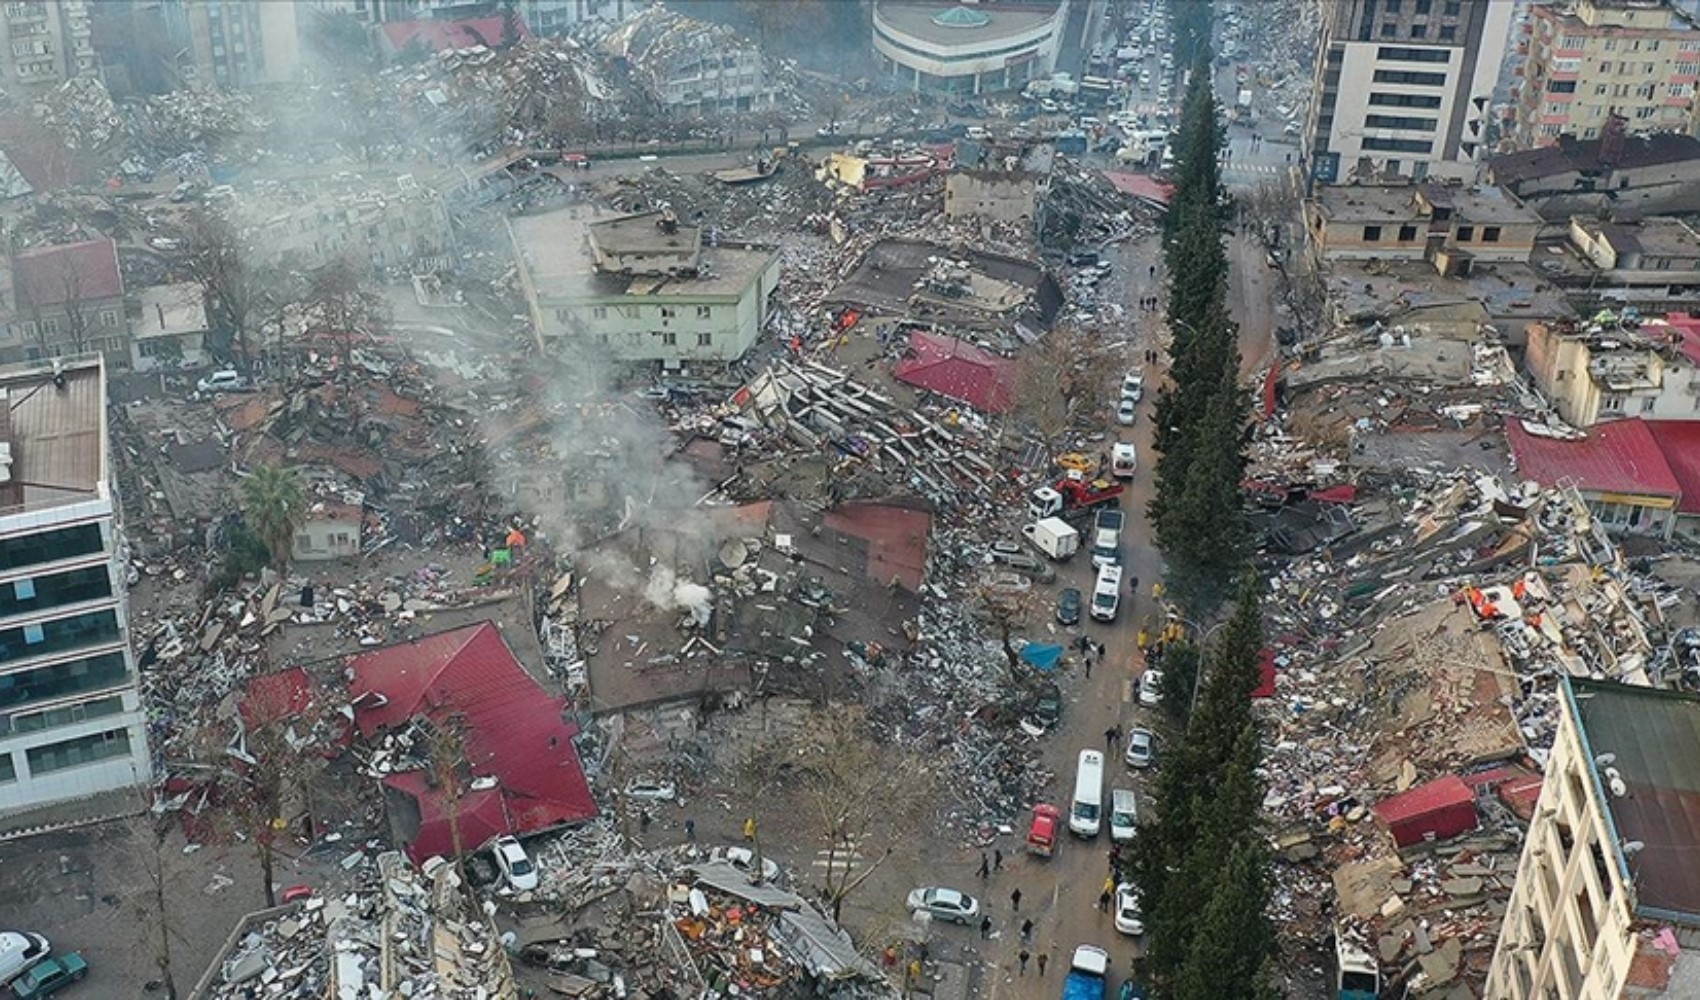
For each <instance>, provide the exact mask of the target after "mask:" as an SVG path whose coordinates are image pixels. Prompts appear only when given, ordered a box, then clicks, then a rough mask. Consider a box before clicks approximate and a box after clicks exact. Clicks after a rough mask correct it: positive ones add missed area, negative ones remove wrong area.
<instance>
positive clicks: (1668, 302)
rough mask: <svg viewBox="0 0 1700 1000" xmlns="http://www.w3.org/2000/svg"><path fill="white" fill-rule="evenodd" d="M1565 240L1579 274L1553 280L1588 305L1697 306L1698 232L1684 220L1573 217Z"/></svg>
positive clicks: (1668, 308)
mask: <svg viewBox="0 0 1700 1000" xmlns="http://www.w3.org/2000/svg"><path fill="white" fill-rule="evenodd" d="M1569 239H1570V246H1571V247H1572V248H1573V249H1574V251H1575V254H1576V257H1577V259H1578V260H1580V261H1581V263H1582V265H1583V266H1582V268H1580V269H1579V270H1580V271H1581V272H1582V273H1580V274H1578V275H1576V280H1574V281H1569V280H1566V279H1565V278H1564V277H1561V276H1560V275H1558V274H1556V273H1555V274H1553V275H1552V277H1553V278H1554V280H1556V281H1558V282H1559V284H1560V285H1561V286H1564V287H1567V288H1570V289H1572V294H1573V295H1574V296H1575V297H1576V298H1578V299H1583V298H1586V299H1587V300H1588V301H1587V302H1586V304H1587V305H1588V306H1589V307H1593V306H1596V305H1630V306H1637V307H1639V308H1640V309H1641V310H1642V311H1643V312H1651V313H1664V312H1672V311H1693V310H1694V309H1697V308H1700V232H1696V231H1695V229H1694V227H1693V226H1691V225H1689V224H1688V223H1686V222H1684V221H1683V220H1681V219H1675V218H1665V217H1654V218H1649V219H1642V220H1641V221H1639V222H1600V221H1599V220H1597V219H1592V218H1584V217H1581V216H1577V217H1575V218H1572V219H1571V220H1570V231H1569Z"/></svg>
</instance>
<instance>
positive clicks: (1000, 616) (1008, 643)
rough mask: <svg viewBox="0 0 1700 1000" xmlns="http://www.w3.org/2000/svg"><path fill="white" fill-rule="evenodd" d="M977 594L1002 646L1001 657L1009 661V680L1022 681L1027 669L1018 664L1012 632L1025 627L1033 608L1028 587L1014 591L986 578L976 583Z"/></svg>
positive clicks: (1018, 652)
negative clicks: (980, 582)
mask: <svg viewBox="0 0 1700 1000" xmlns="http://www.w3.org/2000/svg"><path fill="white" fill-rule="evenodd" d="M979 597H980V605H981V607H982V608H984V609H985V614H986V618H987V619H988V620H989V621H990V622H991V625H992V630H993V631H994V632H995V633H996V634H997V637H998V641H999V643H1000V644H1001V645H1002V647H1003V655H1004V659H1006V660H1008V661H1009V679H1010V681H1011V682H1012V683H1014V684H1020V683H1022V682H1023V681H1024V680H1026V677H1027V673H1028V672H1027V671H1026V670H1025V669H1024V668H1023V667H1022V665H1021V653H1020V651H1019V650H1017V649H1016V648H1015V633H1016V632H1017V631H1018V630H1020V629H1023V628H1026V627H1027V622H1028V616H1029V614H1030V613H1031V611H1032V609H1033V600H1034V598H1033V592H1032V590H1031V589H1030V588H1029V589H1027V590H1014V589H1011V588H1009V587H1004V586H1001V585H999V584H997V583H995V582H993V581H986V582H984V583H982V584H981V585H980V588H979Z"/></svg>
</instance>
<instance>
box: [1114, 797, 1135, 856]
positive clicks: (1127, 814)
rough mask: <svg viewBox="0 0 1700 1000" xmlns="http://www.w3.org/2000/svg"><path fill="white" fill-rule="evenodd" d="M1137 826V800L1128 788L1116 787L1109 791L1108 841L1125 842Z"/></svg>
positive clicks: (1130, 838)
mask: <svg viewBox="0 0 1700 1000" xmlns="http://www.w3.org/2000/svg"><path fill="white" fill-rule="evenodd" d="M1138 826H1139V800H1138V799H1136V798H1135V797H1134V794H1133V792H1132V791H1131V790H1130V789H1126V788H1118V789H1116V790H1115V791H1113V792H1111V793H1110V842H1111V843H1116V844H1125V843H1127V842H1128V841H1130V840H1132V839H1133V831H1134V829H1135V828H1136V827H1138Z"/></svg>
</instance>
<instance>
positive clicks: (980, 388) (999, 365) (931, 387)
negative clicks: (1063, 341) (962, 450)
mask: <svg viewBox="0 0 1700 1000" xmlns="http://www.w3.org/2000/svg"><path fill="white" fill-rule="evenodd" d="M1017 370H1018V369H1017V367H1016V363H1015V362H1014V361H1011V360H1009V359H1008V358H1000V357H998V356H997V355H996V354H992V353H990V352H988V351H982V350H981V349H979V348H978V347H975V346H974V345H973V344H970V343H968V342H967V341H964V340H957V339H955V338H953V337H941V336H938V335H937V334H931V333H921V332H919V331H916V332H914V333H911V334H910V335H909V354H908V356H906V357H904V359H903V360H902V361H899V362H898V363H897V371H896V373H895V374H896V376H897V380H898V381H899V382H907V383H909V384H910V385H912V386H915V387H917V388H921V389H926V390H927V391H929V392H936V393H938V394H939V395H941V396H949V397H950V398H951V399H956V400H960V401H962V402H964V403H967V404H968V405H969V406H972V407H974V408H975V409H976V410H981V411H983V412H985V413H1002V412H1004V411H1005V410H1008V409H1009V408H1010V407H1011V406H1013V405H1015V382H1016V373H1017Z"/></svg>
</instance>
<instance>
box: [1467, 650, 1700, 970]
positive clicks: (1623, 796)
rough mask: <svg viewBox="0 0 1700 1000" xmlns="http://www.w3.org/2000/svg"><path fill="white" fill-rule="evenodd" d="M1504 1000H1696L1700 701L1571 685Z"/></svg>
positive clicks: (1515, 908)
mask: <svg viewBox="0 0 1700 1000" xmlns="http://www.w3.org/2000/svg"><path fill="white" fill-rule="evenodd" d="M1558 696H1559V698H1558V703H1559V722H1558V734H1557V737H1556V739H1555V740H1554V743H1553V748H1552V756H1551V757H1550V758H1548V760H1547V766H1546V778H1545V780H1544V781H1543V782H1542V784H1541V797H1540V800H1539V802H1538V803H1537V804H1536V806H1535V816H1534V819H1533V820H1532V821H1531V823H1530V825H1529V836H1528V838H1527V839H1526V840H1525V841H1524V842H1523V856H1522V858H1521V859H1520V860H1519V861H1518V863H1517V877H1516V880H1515V881H1514V882H1513V884H1512V891H1511V900H1510V902H1508V903H1507V904H1506V908H1505V922H1504V923H1503V924H1502V925H1501V927H1500V931H1499V943H1498V945H1497V946H1496V947H1495V949H1494V955H1493V964H1492V966H1490V967H1489V971H1488V982H1487V992H1486V995H1487V996H1490V997H1493V998H1495V1000H1618V998H1620V997H1625V998H1626V997H1671V998H1676V997H1694V996H1700V952H1697V951H1696V944H1697V941H1700V938H1697V935H1700V864H1696V863H1695V859H1696V858H1700V812H1697V811H1696V809H1695V801H1696V794H1697V793H1696V787H1697V786H1696V783H1695V782H1696V776H1697V775H1700V697H1696V696H1694V695H1691V694H1686V693H1676V692H1671V691H1661V690H1656V689H1654V688H1650V687H1642V686H1635V685H1627V684H1615V683H1611V682H1609V681H1592V680H1587V679H1585V678H1572V677H1566V678H1564V679H1562V680H1561V681H1560V682H1559V689H1558Z"/></svg>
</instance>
